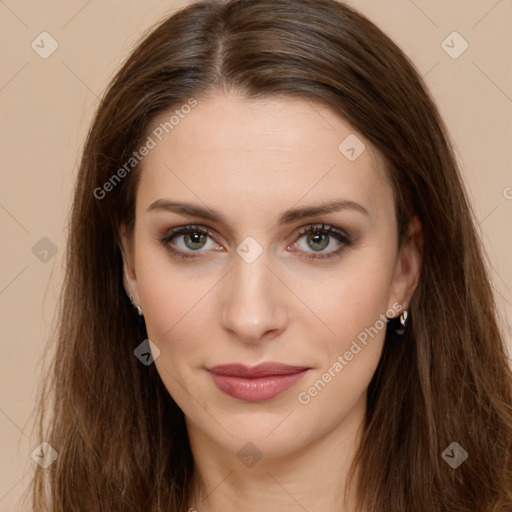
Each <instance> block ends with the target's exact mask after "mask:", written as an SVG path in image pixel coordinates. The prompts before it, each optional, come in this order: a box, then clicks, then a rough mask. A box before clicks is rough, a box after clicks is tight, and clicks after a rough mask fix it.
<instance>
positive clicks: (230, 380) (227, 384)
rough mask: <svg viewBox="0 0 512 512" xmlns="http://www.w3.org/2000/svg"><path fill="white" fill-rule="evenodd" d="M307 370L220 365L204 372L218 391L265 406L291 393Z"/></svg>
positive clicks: (275, 365) (271, 365) (277, 365)
mask: <svg viewBox="0 0 512 512" xmlns="http://www.w3.org/2000/svg"><path fill="white" fill-rule="evenodd" d="M309 369H310V368H308V367H304V366H291V365H287V364H283V363H275V362H268V363H261V364H259V365H257V366H252V367H249V366H246V365H244V364H241V363H232V364H222V365H218V366H214V367H212V368H207V370H208V371H209V372H210V375H211V376H212V378H213V382H215V384H216V385H217V387H218V388H219V389H220V390H221V391H223V392H224V393H226V394H227V395H229V396H231V397H232V398H237V399H238V400H244V401H246V402H264V401H266V400H270V399H272V398H274V397H276V396H277V395H279V394H281V393H283V392H285V391H286V390H288V389H290V388H291V387H292V386H293V385H294V384H296V383H297V382H298V381H299V380H300V379H302V377H303V376H304V375H305V374H306V372H307V371H308V370H309Z"/></svg>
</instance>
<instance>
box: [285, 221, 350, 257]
mask: <svg viewBox="0 0 512 512" xmlns="http://www.w3.org/2000/svg"><path fill="white" fill-rule="evenodd" d="M298 236H299V240H301V239H302V238H304V237H305V244H306V249H308V248H309V249H313V251H314V253H315V252H316V253H319V254H314V253H313V254H308V255H306V256H304V257H305V258H306V259H329V258H334V257H335V256H338V255H339V254H340V253H341V251H343V249H344V248H345V247H346V246H349V245H350V244H351V239H350V237H349V235H348V234H347V233H345V232H344V231H343V230H341V229H339V228H336V227H334V226H326V225H325V224H318V225H314V226H308V227H306V228H305V229H303V230H301V231H300V232H299V233H298ZM332 238H334V239H335V240H336V241H337V243H338V245H341V247H339V248H338V249H336V250H333V251H328V252H325V253H324V252H323V250H324V249H325V248H326V247H328V246H329V245H331V241H332ZM294 246H297V242H295V244H294ZM305 252H308V251H307V250H306V251H305Z"/></svg>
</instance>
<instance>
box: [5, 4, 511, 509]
mask: <svg viewBox="0 0 512 512" xmlns="http://www.w3.org/2000/svg"><path fill="white" fill-rule="evenodd" d="M186 3H188V2H185V1H181V2H177V1H173V0H168V1H158V0H151V1H145V2H142V1H138V2H137V1H135V0H129V1H127V0H122V1H121V0H110V1H108V2H105V1H104V2H100V1H99V0H89V1H87V0H70V1H67V2H64V1H57V0H48V1H46V2H44V3H43V2H36V1H35V0H31V1H28V0H25V1H23V0H18V1H16V0H5V1H3V0H0V34H1V35H0V37H1V40H2V45H1V66H0V70H1V71H0V115H1V119H2V123H1V133H0V140H1V142H2V151H1V153H0V161H1V171H0V172H1V187H0V235H1V240H2V251H1V257H2V259H1V265H0V311H1V318H2V325H3V326H4V327H3V331H2V332H3V334H2V340H1V347H0V348H1V352H0V353H1V355H0V390H1V391H0V432H1V436H0V449H1V455H2V456H1V459H0V460H1V462H0V512H7V511H13V510H22V509H21V508H18V506H19V505H18V499H19V497H20V496H21V493H22V492H23V490H24V489H25V488H26V486H27V484H28V482H29V477H30V474H31V470H32V467H33V465H34V464H35V463H34V462H33V461H32V459H31V458H30V455H31V453H32V451H33V450H34V449H35V448H36V446H37V445H38V444H39V443H40V442H41V441H42V440H37V439H30V432H31V427H32V419H31V417H30V413H31V410H32V406H33V403H34V398H35V393H36V390H37V386H38V383H39V372H40V370H41V356H42V350H43V347H44V344H45V342H46V337H47V334H48V332H49V327H50V324H51V321H52V318H53V313H54V310H55V305H56V300H57V294H58V291H59V286H60V284H61V279H62V263H63V260H62V257H63V254H64V248H65V234H66V232H65V227H66V224H67V214H68V208H69V202H70V197H71V187H72V183H73V180H74V177H75V175H76V167H77V162H78V159H79V155H80V150H81V147H82V145H83V143H84V139H85V134H86V132H87V129H88V127H89V123H90V121H91V119H92V116H93V113H94V110H95V108H96V106H97V103H98V96H99V95H101V94H102V92H103V90H104V88H105V86H106V83H107V80H108V79H109V78H110V77H111V76H112V74H113V72H114V71H115V70H116V69H117V67H118V66H119V64H120V63H121V62H122V61H123V60H124V59H125V57H126V56H127V55H128V53H129V51H130V49H131V48H132V47H133V45H134V44H135V43H136V41H137V40H138V38H139V37H140V35H141V34H142V33H143V31H145V30H146V29H147V28H148V27H149V26H150V25H152V24H153V23H154V22H156V21H157V20H159V19H160V18H162V17H163V16H164V15H165V14H166V13H168V12H171V11H173V10H175V9H177V8H179V7H180V6H181V5H184V4H186ZM350 3H351V5H353V6H354V7H356V8H357V9H359V10H360V11H361V12H362V13H364V14H366V15H367V16H368V17H369V18H370V19H372V20H373V21H374V22H376V23H377V25H378V26H379V27H380V28H382V29H383V30H384V31H385V32H386V33H388V34H389V35H390V36H391V37H392V38H393V39H394V40H395V41H396V42H397V43H398V44H399V46H401V47H402V48H403V50H404V51H405V53H406V54H407V55H409V56H410V58H411V59H412V60H413V62H414V63H415V64H416V66H417V68H418V69H419V71H420V73H421V74H422V75H423V76H424V77H425V79H426V82H427V84H428V85H429V87H430V88H431V90H432V92H433V94H434V97H435V98H436V100H437V102H438V105H439V107H440V110H441V113H442V115H443V116H444V118H445V120H446V122H447V124H448V128H449V130H450V132H451V134H452V137H453V139H454V141H455V144H456V147H457V152H458V157H459V159H460V162H461V165H462V168H463V171H464V175H465V180H466V183H467V186H468V189H469V192H470V197H471V198H472V200H473V204H474V208H475V212H476V214H477V218H478V220H479V225H480V229H481V233H482V236H483V239H484V242H485V246H486V249H487V251H488V254H489V257H490V260H491V264H492V266H493V272H492V277H493V282H494V286H495V289H496V296H497V299H498V301H499V307H500V312H501V314H502V316H503V325H504V329H505V333H506V336H507V339H508V342H509V344H510V346H511V347H512V337H511V328H510V321H509V320H507V318H508V319H510V317H511V314H510V313H511V309H512V266H511V265H510V253H511V250H512V236H511V227H510V226H511V219H512V175H511V163H512V151H511V141H512V138H511V135H512V133H511V132H512V122H511V121H512V116H511V111H512V80H511V78H512V73H511V69H510V64H509V63H510V58H511V51H510V50H511V41H512V38H511V31H510V19H512V2H511V1H510V0H499V1H498V0H450V1H449V2H446V1H444V0H433V1H426V0H415V1H412V0H385V1H380V2H377V1H372V0H353V1H352V2H350ZM45 31H46V32H48V33H49V34H51V36H52V37H53V38H54V39H55V40H56V41H57V43H58V48H57V50H56V51H55V52H54V53H53V54H52V55H50V56H49V57H48V58H46V59H43V58H41V57H40V56H39V54H38V53H36V51H35V50H34V49H32V47H31V44H32V42H33V41H35V43H34V44H39V47H36V48H38V51H39V52H42V51H43V50H44V49H43V48H42V43H41V42H40V41H41V37H38V36H39V35H40V34H41V33H42V32H45ZM454 31H457V32H458V33H459V34H460V35H461V36H462V37H463V38H464V40H466V41H467V43H468V44H469V47H468V48H467V50H466V51H465V52H464V53H462V54H461V55H460V56H459V57H458V58H455V59H454V58H452V57H451V56H450V55H448V53H446V51H445V50H444V49H443V46H442V42H443V41H444V40H445V39H446V38H447V36H449V35H450V34H451V33H452V32H454ZM42 37H45V38H47V37H48V36H42ZM452 39H453V38H448V40H447V44H448V45H450V46H453V48H452V49H451V50H449V51H451V52H457V51H458V50H460V49H461V48H462V46H461V45H462V44H463V42H462V41H461V40H460V39H457V36H456V37H455V39H453V43H452V42H451V41H452ZM45 42H46V43H45V49H46V50H45V51H47V50H48V49H49V48H50V43H49V39H45ZM445 44H446V43H445ZM43 237H46V238H48V239H49V240H50V241H51V243H49V242H48V241H43V242H40V240H41V239H42V238H43ZM36 244H42V245H36ZM45 244H46V245H45ZM52 245H53V246H55V249H56V251H57V252H56V254H55V255H54V256H52V252H51V250H50V252H48V253H47V254H46V255H45V253H43V252H41V250H39V251H38V250H37V248H38V247H39V248H41V247H43V249H44V248H46V249H48V248H51V247H52ZM34 246H36V249H34V251H33V247H34ZM45 257H46V258H48V261H46V262H45V261H44V258H45ZM41 258H42V259H43V261H42V260H41ZM23 510H27V509H26V508H25V509H23Z"/></svg>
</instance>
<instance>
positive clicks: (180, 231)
mask: <svg viewBox="0 0 512 512" xmlns="http://www.w3.org/2000/svg"><path fill="white" fill-rule="evenodd" d="M188 233H197V234H199V235H205V236H209V237H210V238H214V237H213V236H212V233H211V232H210V231H208V229H205V228H203V227H201V226H197V225H188V226H180V227H177V228H174V229H172V230H171V231H170V232H169V233H168V234H167V235H165V236H164V237H163V238H160V242H161V243H162V245H163V246H164V247H165V249H167V250H168V251H169V252H170V253H171V254H173V255H175V256H178V257H180V258H182V259H195V258H201V257H202V256H199V255H196V254H194V253H196V252H206V251H199V250H198V251H181V250H178V249H175V248H173V247H171V246H170V245H169V242H170V241H171V240H172V239H173V238H174V237H176V236H178V235H186V234H188ZM309 233H322V234H327V235H329V236H333V237H334V238H335V239H336V240H338V241H339V242H341V243H342V246H341V247H340V248H339V249H337V250H335V251H332V252H329V253H326V254H311V255H308V256H304V258H306V259H309V260H328V259H332V258H334V257H336V256H338V255H339V254H340V253H341V252H342V251H343V250H344V249H345V247H347V246H350V245H351V243H352V241H351V238H350V236H348V235H347V234H346V233H345V232H344V231H342V230H341V229H339V228H336V227H334V226H329V225H327V226H326V225H325V224H315V225H310V226H307V227H306V228H304V229H302V230H301V231H300V232H299V233H297V237H298V238H297V239H298V240H300V239H301V238H302V237H304V236H306V235H308V234H309Z"/></svg>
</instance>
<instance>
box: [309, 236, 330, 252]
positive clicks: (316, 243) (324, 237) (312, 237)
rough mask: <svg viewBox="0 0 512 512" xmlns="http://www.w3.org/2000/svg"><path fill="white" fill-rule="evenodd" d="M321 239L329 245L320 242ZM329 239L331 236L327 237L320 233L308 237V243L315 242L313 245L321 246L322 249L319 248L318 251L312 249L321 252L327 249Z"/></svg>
mask: <svg viewBox="0 0 512 512" xmlns="http://www.w3.org/2000/svg"><path fill="white" fill-rule="evenodd" d="M319 238H320V239H322V238H323V241H324V242H327V243H322V242H321V241H319ZM328 238H329V236H328V235H326V234H318V233H316V234H314V235H310V236H309V237H308V242H309V241H312V240H313V243H314V244H315V245H317V246H318V245H320V247H317V248H316V249H315V248H314V247H312V249H314V250H321V249H325V247H327V245H328ZM314 239H316V240H314Z"/></svg>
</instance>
